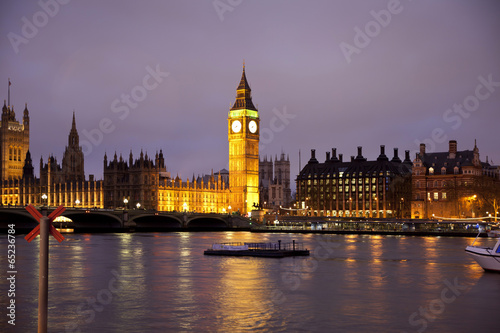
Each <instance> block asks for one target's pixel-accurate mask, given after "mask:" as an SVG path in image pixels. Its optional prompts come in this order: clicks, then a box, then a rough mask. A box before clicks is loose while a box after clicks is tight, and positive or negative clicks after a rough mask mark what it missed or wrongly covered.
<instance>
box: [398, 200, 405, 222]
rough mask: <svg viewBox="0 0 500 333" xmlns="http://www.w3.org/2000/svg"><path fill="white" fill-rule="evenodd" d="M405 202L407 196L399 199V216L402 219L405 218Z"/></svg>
mask: <svg viewBox="0 0 500 333" xmlns="http://www.w3.org/2000/svg"><path fill="white" fill-rule="evenodd" d="M404 202H405V198H401V200H400V201H399V218H400V219H402V218H403V205H404Z"/></svg>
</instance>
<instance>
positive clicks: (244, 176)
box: [0, 66, 291, 214]
mask: <svg viewBox="0 0 500 333" xmlns="http://www.w3.org/2000/svg"><path fill="white" fill-rule="evenodd" d="M9 89H10V82H9ZM227 124H228V141H229V171H227V170H224V169H223V170H221V171H219V172H216V173H214V172H213V171H212V172H211V174H210V175H206V176H203V177H197V178H195V177H194V175H193V177H192V179H191V180H190V179H185V180H182V179H180V178H179V177H175V178H173V177H171V175H170V173H169V172H168V171H167V168H166V166H165V158H164V155H163V151H162V150H160V151H159V152H156V153H155V155H154V157H153V156H149V155H148V154H147V153H145V154H144V153H143V152H142V151H141V152H140V155H139V157H138V158H134V156H133V153H132V152H130V154H129V155H128V158H125V159H124V158H123V156H122V155H121V154H120V155H119V156H118V155H117V154H116V152H115V153H114V155H113V156H112V157H111V156H110V157H108V156H107V155H106V154H105V156H104V161H103V179H99V180H97V179H95V177H94V175H89V177H88V179H87V178H86V177H85V173H84V154H83V151H82V147H81V146H80V143H79V135H78V130H77V126H76V116H75V113H73V119H72V123H71V128H70V131H69V135H68V142H67V145H66V148H65V151H64V154H63V157H62V162H61V163H59V162H58V161H57V158H56V157H55V156H49V157H48V158H47V160H46V161H44V159H43V158H40V164H39V178H37V177H35V174H34V164H33V161H32V158H31V153H30V150H29V140H30V117H29V110H28V106H27V105H26V106H25V109H24V111H23V119H22V122H20V121H18V120H17V118H16V114H15V111H14V107H13V106H12V105H10V91H9V102H8V103H7V101H4V105H3V108H2V120H1V124H0V139H1V143H0V154H1V159H0V165H1V166H0V170H1V175H0V179H1V186H2V187H1V205H2V206H25V205H29V204H33V205H42V204H45V205H48V206H59V205H63V206H65V207H75V208H101V209H102V208H108V209H114V208H138V209H139V208H140V209H153V210H158V211H195V212H205V213H211V212H212V213H233V212H238V213H240V214H247V213H249V212H251V210H252V209H253V208H254V207H255V206H257V205H258V204H260V205H261V206H262V204H263V202H262V198H260V196H259V192H260V191H265V193H266V197H265V200H269V196H268V195H267V193H268V192H269V187H272V192H273V193H274V192H275V191H276V189H278V191H281V192H280V193H279V194H274V196H275V197H276V198H278V197H279V199H280V200H279V201H278V200H276V202H275V204H278V203H279V204H281V203H283V204H285V203H287V204H288V203H289V202H290V201H291V195H290V172H289V170H290V167H289V165H290V161H289V160H288V159H287V160H283V158H282V159H281V160H280V161H279V162H278V161H276V163H277V164H279V167H278V166H277V168H278V169H279V177H280V179H279V185H280V186H276V185H277V183H276V182H273V181H269V180H268V181H265V182H263V181H262V177H261V178H259V169H265V172H266V174H267V178H269V174H270V172H271V171H272V165H269V162H268V161H267V160H265V161H262V162H261V161H260V160H259V132H260V117H259V111H258V110H257V108H256V107H255V106H254V104H253V102H252V96H251V89H250V86H249V84H248V81H247V78H246V74H245V67H244V66H243V73H242V75H241V80H240V83H239V85H238V87H237V90H236V99H235V102H234V105H233V106H232V107H231V109H230V110H229V112H228V118H227ZM278 169H277V170H278ZM282 170H288V174H286V173H282ZM277 172H278V171H277ZM281 178H283V180H282V179H281ZM273 186H274V187H273ZM273 202H274V201H273ZM266 204H267V202H266ZM268 206H269V205H268Z"/></svg>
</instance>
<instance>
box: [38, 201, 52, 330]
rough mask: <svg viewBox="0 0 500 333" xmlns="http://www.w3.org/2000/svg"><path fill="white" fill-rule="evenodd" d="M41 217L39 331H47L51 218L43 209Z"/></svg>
mask: <svg viewBox="0 0 500 333" xmlns="http://www.w3.org/2000/svg"><path fill="white" fill-rule="evenodd" d="M42 215H43V216H42V217H41V218H40V260H39V266H40V267H39V272H38V333H46V332H47V306H48V291H49V218H48V217H47V210H46V209H42Z"/></svg>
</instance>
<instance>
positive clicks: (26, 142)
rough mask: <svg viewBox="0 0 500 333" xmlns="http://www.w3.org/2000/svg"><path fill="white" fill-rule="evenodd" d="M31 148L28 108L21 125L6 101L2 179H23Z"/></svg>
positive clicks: (0, 137) (0, 133)
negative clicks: (25, 159)
mask: <svg viewBox="0 0 500 333" xmlns="http://www.w3.org/2000/svg"><path fill="white" fill-rule="evenodd" d="M9 84H10V82H9ZM9 94H10V93H9ZM29 146H30V117H29V112H28V106H27V105H26V106H25V108H24V116H23V122H22V123H20V122H18V121H17V120H16V114H15V113H14V107H13V106H11V105H8V106H7V104H6V102H5V101H4V103H3V108H2V122H1V125H0V172H1V175H0V179H2V180H3V179H18V178H22V176H23V166H24V158H25V157H26V153H27V152H28V149H29Z"/></svg>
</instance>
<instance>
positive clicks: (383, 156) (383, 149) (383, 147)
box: [377, 145, 389, 161]
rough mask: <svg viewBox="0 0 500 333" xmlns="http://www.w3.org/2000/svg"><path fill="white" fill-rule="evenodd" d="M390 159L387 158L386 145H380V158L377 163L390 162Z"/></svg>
mask: <svg viewBox="0 0 500 333" xmlns="http://www.w3.org/2000/svg"><path fill="white" fill-rule="evenodd" d="M388 160H389V158H387V156H385V146H384V145H380V155H379V157H377V161H388Z"/></svg>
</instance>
